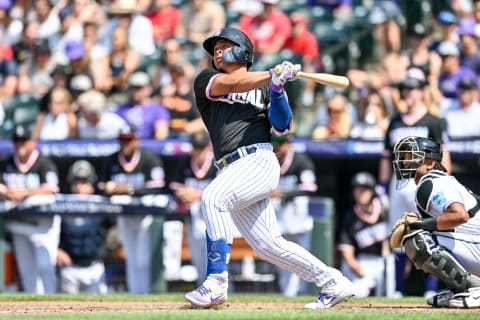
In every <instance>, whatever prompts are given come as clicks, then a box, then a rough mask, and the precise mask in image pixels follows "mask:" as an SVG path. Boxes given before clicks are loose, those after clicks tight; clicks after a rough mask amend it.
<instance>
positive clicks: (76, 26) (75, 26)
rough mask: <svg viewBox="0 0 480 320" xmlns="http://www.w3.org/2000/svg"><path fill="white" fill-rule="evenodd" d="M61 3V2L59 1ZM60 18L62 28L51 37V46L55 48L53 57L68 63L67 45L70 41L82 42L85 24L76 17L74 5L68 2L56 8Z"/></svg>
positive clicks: (60, 61)
mask: <svg viewBox="0 0 480 320" xmlns="http://www.w3.org/2000/svg"><path fill="white" fill-rule="evenodd" d="M58 4H61V3H58ZM55 12H57V15H58V17H59V18H60V29H59V31H58V32H57V33H56V34H55V35H52V36H50V37H49V41H50V46H51V48H52V49H53V59H54V61H55V62H56V63H66V62H67V61H68V57H66V55H65V46H66V43H67V42H69V41H75V42H81V41H82V38H83V26H82V24H81V23H80V21H78V20H77V19H75V17H74V16H73V13H72V7H71V6H70V5H68V4H66V5H65V6H62V7H60V6H59V7H58V8H56V10H55Z"/></svg>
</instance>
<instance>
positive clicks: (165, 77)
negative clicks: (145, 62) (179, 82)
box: [148, 38, 195, 91]
mask: <svg viewBox="0 0 480 320" xmlns="http://www.w3.org/2000/svg"><path fill="white" fill-rule="evenodd" d="M179 65H181V66H182V67H183V71H184V72H185V77H187V78H188V79H189V81H191V82H192V83H193V77H194V75H195V67H194V66H193V65H192V63H190V62H189V61H187V60H186V59H185V58H184V56H183V55H182V47H181V45H180V42H179V40H178V39H175V38H173V39H168V40H167V41H165V42H164V43H163V48H162V55H161V60H160V63H158V64H154V65H152V66H150V68H149V70H148V72H149V74H151V75H152V78H153V83H152V85H153V86H154V87H155V91H159V90H160V89H165V90H169V89H168V87H170V86H172V87H173V86H174V85H173V83H172V77H171V74H170V67H172V66H179Z"/></svg>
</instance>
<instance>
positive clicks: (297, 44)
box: [284, 12, 319, 65]
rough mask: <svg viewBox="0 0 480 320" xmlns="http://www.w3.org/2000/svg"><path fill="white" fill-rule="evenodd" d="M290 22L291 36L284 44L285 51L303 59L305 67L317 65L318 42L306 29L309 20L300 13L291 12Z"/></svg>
mask: <svg viewBox="0 0 480 320" xmlns="http://www.w3.org/2000/svg"><path fill="white" fill-rule="evenodd" d="M290 19H291V21H292V26H293V28H292V34H291V35H290V37H289V38H288V39H287V41H286V42H285V46H284V48H285V49H290V50H292V51H293V52H295V53H296V54H298V55H301V56H302V57H303V63H304V64H307V65H312V64H317V63H319V58H318V41H317V38H316V37H315V35H314V34H313V33H312V32H311V31H310V30H309V29H308V25H309V23H310V20H309V19H308V17H307V16H306V15H304V14H303V13H300V12H293V13H292V14H291V16H290Z"/></svg>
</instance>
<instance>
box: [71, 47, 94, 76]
mask: <svg viewBox="0 0 480 320" xmlns="http://www.w3.org/2000/svg"><path fill="white" fill-rule="evenodd" d="M65 54H66V56H67V58H68V61H69V62H70V63H69V64H70V66H71V68H72V77H73V76H75V75H77V74H87V75H89V76H90V77H91V76H92V70H91V69H92V68H93V67H94V66H92V65H91V64H90V57H89V56H88V55H87V52H86V51H85V47H84V45H83V43H82V42H81V41H68V42H67V43H66V44H65Z"/></svg>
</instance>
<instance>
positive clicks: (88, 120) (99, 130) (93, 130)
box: [77, 90, 128, 139]
mask: <svg viewBox="0 0 480 320" xmlns="http://www.w3.org/2000/svg"><path fill="white" fill-rule="evenodd" d="M77 103H78V107H79V116H78V138H80V139H115V138H117V137H118V135H119V134H120V132H124V131H125V130H126V129H127V128H128V124H127V122H126V121H125V120H124V119H123V118H122V117H120V116H119V115H117V114H116V113H114V112H111V111H110V110H108V109H107V100H106V98H105V95H104V94H103V93H101V92H99V91H96V90H89V91H87V92H85V93H82V94H81V95H80V96H79V97H78V100H77Z"/></svg>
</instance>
